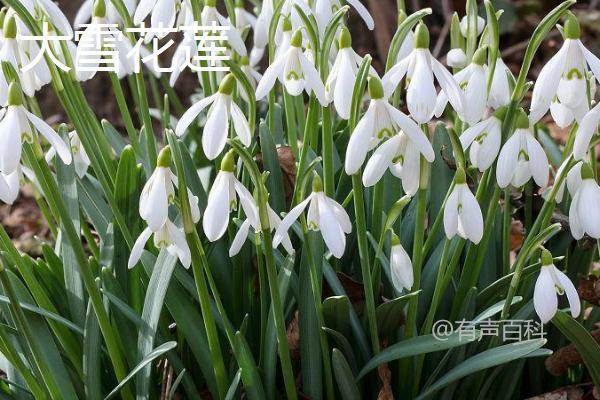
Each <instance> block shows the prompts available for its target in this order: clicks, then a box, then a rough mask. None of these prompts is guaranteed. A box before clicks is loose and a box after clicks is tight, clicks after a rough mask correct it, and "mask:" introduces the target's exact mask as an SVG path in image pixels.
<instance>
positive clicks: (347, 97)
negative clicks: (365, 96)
mask: <svg viewBox="0 0 600 400" xmlns="http://www.w3.org/2000/svg"><path fill="white" fill-rule="evenodd" d="M344 61H347V62H342V63H340V67H339V72H338V74H339V76H338V78H337V82H338V84H337V85H335V89H334V92H333V100H334V104H335V109H336V110H337V112H338V114H339V116H340V117H341V118H343V119H346V120H347V119H348V118H350V108H351V106H352V91H353V89H354V82H355V80H356V73H355V72H354V70H353V68H352V65H350V63H349V60H347V59H345V60H344Z"/></svg>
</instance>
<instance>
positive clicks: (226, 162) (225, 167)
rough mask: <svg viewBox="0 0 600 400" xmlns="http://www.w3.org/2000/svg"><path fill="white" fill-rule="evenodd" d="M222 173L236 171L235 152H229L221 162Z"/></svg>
mask: <svg viewBox="0 0 600 400" xmlns="http://www.w3.org/2000/svg"><path fill="white" fill-rule="evenodd" d="M221 171H225V172H233V171H235V152H234V151H233V150H229V152H227V154H225V156H224V157H223V160H222V161H221Z"/></svg>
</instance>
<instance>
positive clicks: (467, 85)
mask: <svg viewBox="0 0 600 400" xmlns="http://www.w3.org/2000/svg"><path fill="white" fill-rule="evenodd" d="M485 53H486V49H485V48H481V49H478V50H477V51H476V52H475V54H474V55H473V60H472V62H471V64H469V65H468V66H467V67H466V68H464V69H462V70H460V71H459V72H457V73H456V75H454V79H455V80H456V82H457V83H458V85H459V87H461V88H463V100H464V102H465V104H466V105H468V106H466V107H464V108H463V109H462V110H458V113H459V116H460V118H461V119H462V120H463V121H465V122H466V123H468V124H469V125H473V124H475V123H477V122H479V121H480V120H481V117H482V116H483V113H484V112H485V107H486V103H487V99H486V97H487V87H486V75H487V74H486V69H487V67H486V66H485V64H484V63H485V58H486V57H485ZM447 104H448V96H446V93H445V92H443V91H442V92H440V94H439V95H438V98H437V102H436V106H435V116H436V117H439V116H441V115H442V113H443V112H444V109H445V108H446V105H447Z"/></svg>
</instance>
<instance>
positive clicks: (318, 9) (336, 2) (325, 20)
mask: <svg viewBox="0 0 600 400" xmlns="http://www.w3.org/2000/svg"><path fill="white" fill-rule="evenodd" d="M346 3H348V5H350V6H352V7H353V8H354V9H355V10H356V12H357V13H358V15H359V16H360V17H361V18H362V20H363V21H364V22H365V24H366V25H367V28H369V30H371V31H372V30H373V29H374V28H375V21H374V20H373V17H372V16H371V14H370V13H369V10H367V8H366V7H365V6H364V5H363V4H362V3H361V2H360V0H346ZM314 7H315V12H314V15H315V18H316V19H317V25H318V28H319V33H320V34H321V36H323V35H324V34H325V29H326V28H327V24H329V21H331V17H333V14H334V13H335V12H337V10H339V9H340V8H341V7H342V4H341V2H340V0H316V2H315V5H314Z"/></svg>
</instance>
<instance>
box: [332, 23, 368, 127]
mask: <svg viewBox="0 0 600 400" xmlns="http://www.w3.org/2000/svg"><path fill="white" fill-rule="evenodd" d="M339 44H340V46H339V51H338V54H337V57H336V59H335V62H334V63H333V68H332V69H331V72H330V73H329V77H328V78H327V82H326V83H325V90H326V93H327V98H328V100H329V101H333V104H334V105H335V110H336V111H337V113H338V115H339V116H340V117H341V118H343V119H348V118H350V108H351V106H352V90H353V89H354V83H355V82H356V74H357V73H358V68H359V66H360V64H361V63H362V57H361V56H359V55H358V54H356V52H355V51H354V50H353V49H352V38H351V36H350V32H349V31H348V29H347V28H345V27H344V28H342V31H341V32H340V40H339Z"/></svg>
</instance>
